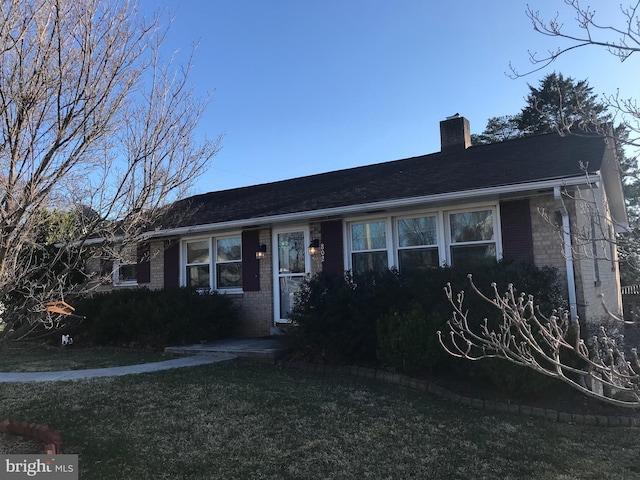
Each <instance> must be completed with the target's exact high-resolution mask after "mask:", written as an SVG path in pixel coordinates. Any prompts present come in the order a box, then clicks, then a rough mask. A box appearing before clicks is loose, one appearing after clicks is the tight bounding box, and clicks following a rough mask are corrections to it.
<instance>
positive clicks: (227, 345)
mask: <svg viewBox="0 0 640 480" xmlns="http://www.w3.org/2000/svg"><path fill="white" fill-rule="evenodd" d="M164 351H165V352H166V353H170V354H172V355H206V356H217V355H232V356H234V357H238V358H247V359H251V360H256V361H260V362H275V361H276V360H278V359H279V358H280V357H282V356H283V355H284V354H285V352H286V349H285V348H284V346H283V344H282V341H281V340H280V339H279V338H277V337H255V338H229V339H225V340H217V341H215V342H211V343H204V344H197V345H183V346H175V347H166V348H165V349H164Z"/></svg>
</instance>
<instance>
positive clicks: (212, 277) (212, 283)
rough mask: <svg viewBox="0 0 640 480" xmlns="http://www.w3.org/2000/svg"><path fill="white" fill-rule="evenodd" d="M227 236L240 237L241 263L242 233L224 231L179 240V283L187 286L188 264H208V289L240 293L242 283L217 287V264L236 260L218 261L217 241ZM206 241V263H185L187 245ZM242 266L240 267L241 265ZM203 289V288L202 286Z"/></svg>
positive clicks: (241, 255) (241, 257) (241, 253)
mask: <svg viewBox="0 0 640 480" xmlns="http://www.w3.org/2000/svg"><path fill="white" fill-rule="evenodd" d="M228 238H239V239H240V260H239V262H240V264H241V265H242V259H243V256H244V255H243V252H242V233H241V232H237V233H234V232H232V233H224V234H221V235H208V236H199V237H189V238H184V239H182V241H181V242H180V285H181V286H183V287H185V286H187V268H188V267H190V266H198V265H202V266H204V265H208V267H209V287H208V290H211V291H217V292H220V293H230V294H234V293H242V292H243V290H242V285H240V286H239V287H229V288H218V285H217V280H218V279H217V265H218V264H224V263H236V262H238V260H233V261H229V262H218V261H217V260H218V252H217V246H218V244H217V241H218V240H223V239H228ZM202 241H206V242H207V245H208V248H209V262H208V263H187V245H188V244H189V243H194V242H202ZM241 268H242V267H241ZM203 290H204V288H203Z"/></svg>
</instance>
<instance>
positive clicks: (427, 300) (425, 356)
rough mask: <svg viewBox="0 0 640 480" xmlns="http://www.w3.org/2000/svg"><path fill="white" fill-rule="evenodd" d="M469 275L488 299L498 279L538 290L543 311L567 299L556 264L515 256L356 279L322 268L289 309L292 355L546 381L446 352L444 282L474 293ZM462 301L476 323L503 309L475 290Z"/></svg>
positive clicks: (507, 382)
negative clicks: (550, 265) (442, 339)
mask: <svg viewBox="0 0 640 480" xmlns="http://www.w3.org/2000/svg"><path fill="white" fill-rule="evenodd" d="M469 273H471V274H472V275H473V280H474V283H475V284H476V285H477V286H478V288H479V289H480V290H481V291H482V292H484V293H486V294H487V296H489V297H491V296H492V289H491V284H492V283H493V282H495V283H496V284H497V286H498V289H499V290H498V291H500V292H502V291H505V290H506V288H507V285H508V284H509V283H513V284H514V285H515V286H516V288H518V290H519V291H523V292H526V293H528V294H532V295H534V297H535V299H536V302H537V303H538V304H539V306H540V309H541V311H543V312H550V311H551V310H552V309H553V308H557V307H559V306H564V305H565V304H566V300H565V299H564V297H563V295H562V289H561V287H560V283H559V278H558V274H557V271H556V270H555V269H552V268H548V267H545V268H537V267H535V266H533V265H529V264H520V263H514V262H495V261H491V262H482V263H477V264H475V265H474V266H469V265H467V266H466V267H465V268H459V269H456V268H452V267H446V268H437V269H431V270H427V271H421V272H412V273H409V274H406V275H403V274H401V273H399V272H398V271H397V270H389V271H386V272H382V273H373V272H371V273H368V274H367V275H365V276H363V277H360V278H357V279H354V278H352V276H351V275H350V274H346V275H345V276H340V275H335V274H328V273H320V274H318V275H316V276H314V277H312V278H311V279H309V280H308V281H306V282H305V283H304V284H303V286H302V289H301V291H300V293H299V295H298V298H297V302H296V305H295V306H294V308H293V311H292V314H291V319H292V321H293V324H294V326H292V327H291V328H289V329H288V330H287V337H286V338H287V339H288V340H289V345H290V347H291V348H292V349H293V351H294V353H295V355H296V356H297V357H299V358H304V359H306V360H312V361H323V362H328V363H356V364H365V365H371V364H376V363H379V362H382V363H383V364H386V365H388V366H391V367H393V368H395V369H397V370H400V371H403V372H407V373H411V374H415V373H421V372H426V371H430V370H433V369H434V368H446V369H451V368H453V369H454V370H457V371H458V372H459V371H460V370H466V371H468V373H469V374H473V375H474V376H478V375H481V376H483V377H484V378H486V379H487V380H490V381H492V382H493V381H495V383H497V384H499V385H500V386H501V387H503V388H506V389H509V388H510V387H511V386H512V387H513V388H514V389H515V390H521V389H522V388H525V387H526V386H528V385H532V386H533V385H539V386H541V385H543V384H545V383H546V382H545V381H544V379H540V380H541V381H540V382H537V381H534V380H533V379H532V378H530V375H529V372H528V371H527V372H524V373H523V372H522V370H523V369H520V368H517V366H512V365H510V364H508V362H500V363H499V364H496V363H495V362H486V363H485V362H479V363H475V364H474V365H475V366H472V365H471V364H469V363H468V362H459V361H456V359H454V358H452V357H450V356H448V355H447V354H446V353H445V352H444V350H443V349H442V347H441V346H440V344H439V342H438V340H437V336H436V333H435V332H436V331H437V330H442V331H443V332H446V331H448V327H447V325H446V322H447V320H448V319H449V318H450V316H451V312H452V310H453V308H452V306H451V304H450V303H449V302H448V300H447V298H446V296H445V294H444V286H445V285H446V284H447V283H451V285H452V287H453V290H454V292H456V293H457V292H459V291H460V290H469V291H470V288H469V279H468V277H467V275H468V274H469ZM465 307H466V309H468V310H469V312H470V313H469V321H470V323H472V324H473V323H477V324H479V323H480V322H481V321H482V319H484V318H485V317H486V318H488V319H489V321H490V322H495V323H496V324H497V322H499V321H500V319H501V312H500V311H499V310H498V309H496V308H495V307H494V306H492V305H490V304H489V303H488V302H486V301H485V300H483V299H482V298H480V297H479V296H478V295H475V294H472V293H471V292H469V294H467V295H466V296H465ZM478 369H479V370H478ZM532 374H533V375H534V376H535V377H537V376H540V375H539V374H537V373H535V372H532ZM521 380H524V381H521ZM536 388H537V387H536Z"/></svg>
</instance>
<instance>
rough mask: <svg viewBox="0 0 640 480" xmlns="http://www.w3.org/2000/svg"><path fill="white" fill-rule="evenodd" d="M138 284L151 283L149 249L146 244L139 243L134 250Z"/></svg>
mask: <svg viewBox="0 0 640 480" xmlns="http://www.w3.org/2000/svg"><path fill="white" fill-rule="evenodd" d="M136 263H137V264H138V266H137V267H138V268H137V273H136V276H137V279H138V283H139V284H140V283H149V282H151V247H150V245H149V244H148V243H140V244H138V246H137V248H136Z"/></svg>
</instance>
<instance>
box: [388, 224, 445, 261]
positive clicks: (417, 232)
mask: <svg viewBox="0 0 640 480" xmlns="http://www.w3.org/2000/svg"><path fill="white" fill-rule="evenodd" d="M439 265H440V258H439V255H438V235H437V223H436V217H435V216H425V217H415V218H403V219H401V220H398V267H399V268H400V270H402V271H409V270H424V269H426V268H433V267H438V266H439Z"/></svg>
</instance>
